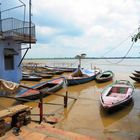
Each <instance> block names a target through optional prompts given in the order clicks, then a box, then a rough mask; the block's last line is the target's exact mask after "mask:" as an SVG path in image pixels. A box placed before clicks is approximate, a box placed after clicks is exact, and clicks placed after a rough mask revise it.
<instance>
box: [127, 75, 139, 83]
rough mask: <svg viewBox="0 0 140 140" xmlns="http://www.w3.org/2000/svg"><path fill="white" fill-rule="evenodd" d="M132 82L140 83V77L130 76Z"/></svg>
mask: <svg viewBox="0 0 140 140" xmlns="http://www.w3.org/2000/svg"><path fill="white" fill-rule="evenodd" d="M129 77H130V78H131V79H132V80H134V81H136V82H138V83H139V82H140V77H133V76H129Z"/></svg>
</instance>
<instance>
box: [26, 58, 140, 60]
mask: <svg viewBox="0 0 140 140" xmlns="http://www.w3.org/2000/svg"><path fill="white" fill-rule="evenodd" d="M46 59H53V60H55V59H77V58H73V57H60V58H58V57H54V58H25V60H46ZM83 59H140V57H86V58H83Z"/></svg>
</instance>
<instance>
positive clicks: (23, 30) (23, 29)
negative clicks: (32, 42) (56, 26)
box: [0, 18, 35, 38]
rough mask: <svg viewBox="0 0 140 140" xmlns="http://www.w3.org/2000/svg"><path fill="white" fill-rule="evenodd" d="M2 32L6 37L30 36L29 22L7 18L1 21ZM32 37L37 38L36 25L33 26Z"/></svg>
mask: <svg viewBox="0 0 140 140" xmlns="http://www.w3.org/2000/svg"><path fill="white" fill-rule="evenodd" d="M0 22H1V24H0V25H1V30H2V31H1V32H2V33H3V35H4V36H5V37H8V36H10V37H11V36H29V35H30V26H29V22H24V21H21V20H18V19H15V18H7V19H3V20H1V21H0ZM31 36H32V37H34V38H35V25H34V24H33V23H32V24H31Z"/></svg>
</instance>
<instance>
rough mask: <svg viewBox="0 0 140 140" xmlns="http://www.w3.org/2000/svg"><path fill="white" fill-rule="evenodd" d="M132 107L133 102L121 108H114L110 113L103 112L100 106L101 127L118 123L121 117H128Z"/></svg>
mask: <svg viewBox="0 0 140 140" xmlns="http://www.w3.org/2000/svg"><path fill="white" fill-rule="evenodd" d="M133 106H134V101H133V100H132V101H131V102H129V103H127V104H125V105H123V106H120V107H118V108H116V109H115V110H113V111H111V112H108V111H105V110H104V109H103V107H102V106H100V116H101V121H102V123H103V126H104V127H108V126H110V125H112V124H113V123H115V122H117V121H119V120H120V119H122V118H123V117H125V116H128V114H129V113H130V112H131V110H132V109H133Z"/></svg>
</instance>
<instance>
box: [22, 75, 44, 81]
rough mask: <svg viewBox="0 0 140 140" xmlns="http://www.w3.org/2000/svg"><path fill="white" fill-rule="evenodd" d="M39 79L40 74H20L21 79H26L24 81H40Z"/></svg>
mask: <svg viewBox="0 0 140 140" xmlns="http://www.w3.org/2000/svg"><path fill="white" fill-rule="evenodd" d="M41 79H42V77H40V76H35V75H30V74H26V75H22V80H26V81H40V80H41Z"/></svg>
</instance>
